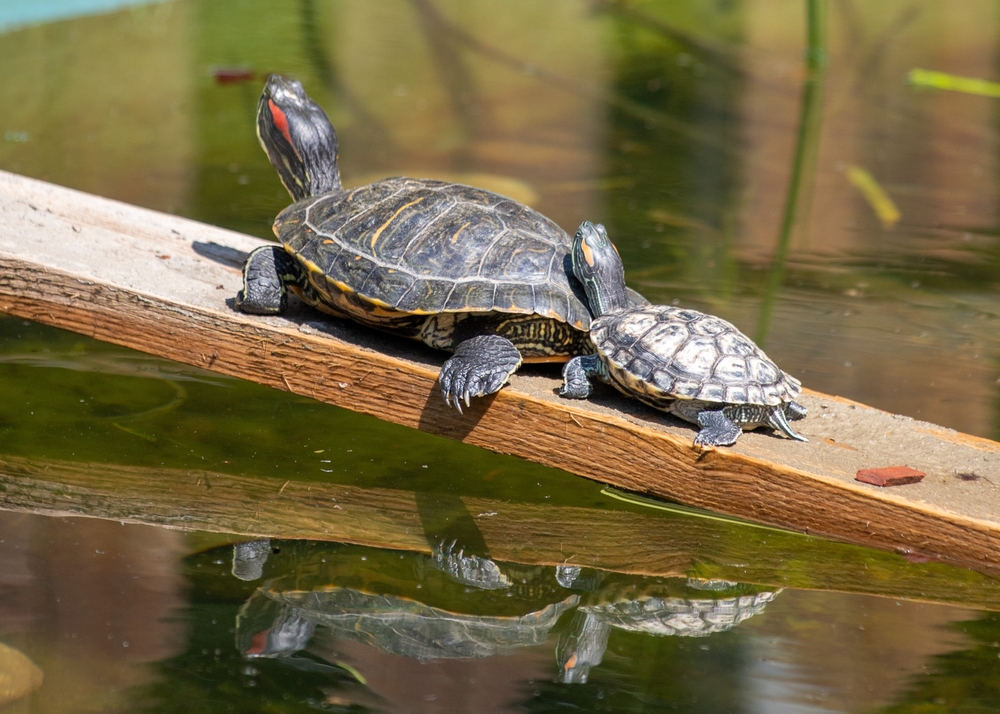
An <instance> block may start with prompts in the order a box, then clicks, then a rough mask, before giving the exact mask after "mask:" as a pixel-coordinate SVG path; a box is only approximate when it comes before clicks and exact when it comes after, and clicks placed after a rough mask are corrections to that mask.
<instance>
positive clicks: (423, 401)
mask: <svg viewBox="0 0 1000 714" xmlns="http://www.w3.org/2000/svg"><path fill="white" fill-rule="evenodd" d="M259 244H260V241H259V240H257V239H255V238H251V237H249V236H244V235H240V234H236V233H233V232H231V231H225V230H220V229H217V228H213V227H211V226H206V225H203V224H199V223H196V222H193V221H189V220H185V219H180V218H176V217H173V216H168V215H164V214H160V213H156V212H153V211H148V210H144V209H140V208H136V207H133V206H128V205H124V204H121V203H117V202H114V201H109V200H106V199H101V198H98V197H94V196H90V195H86V194H82V193H79V192H76V191H71V190H68V189H64V188H60V187H56V186H52V185H50V184H46V183H43V182H39V181H34V180H29V179H25V178H23V177H19V176H15V175H12V174H7V173H0V310H2V311H5V312H9V313H12V314H15V315H19V316H21V317H25V318H28V319H32V320H37V321H40V322H44V323H47V324H50V325H56V326H58V327H63V328H66V329H70V330H74V331H77V332H80V333H83V334H86V335H90V336H92V337H95V338H97V339H101V340H107V341H109V342H114V343H117V344H121V345H125V346H128V347H132V348H135V349H138V350H142V351H144V352H149V353H152V354H156V355H160V356H163V357H167V358H170V359H174V360H178V361H181V362H186V363H188V364H192V365H196V366H199V367H204V368H206V369H210V370H215V371H218V372H221V373H224V374H229V375H233V376H237V377H241V378H244V379H250V380H254V381H257V382H260V383H262V384H267V385H270V386H272V387H276V388H278V389H287V390H290V391H293V392H296V393H299V394H303V395H306V396H309V397H313V398H316V399H319V400H322V401H325V402H329V403H331V404H336V405H338V406H341V407H345V408H348V409H353V410H355V411H359V412H364V413H367V414H372V415H375V416H377V417H380V418H383V419H387V420H389V421H393V422H396V423H399V424H404V425H406V426H411V427H414V428H418V429H422V430H424V431H428V432H431V433H434V434H439V435H442V436H446V437H449V438H453V439H459V440H462V441H465V442H468V443H471V444H476V445H479V446H482V447H485V448H488V449H492V450H494V451H500V452H504V453H510V454H515V455H518V456H521V457H524V458H526V459H531V460H534V461H538V462H540V463H543V464H548V465H552V466H558V467H561V468H564V469H567V470H569V471H571V472H573V473H576V474H579V475H580V476H584V477H587V478H591V479H595V480H598V481H602V482H605V483H608V484H612V485H614V486H617V487H620V488H623V489H626V490H630V491H636V492H640V493H647V494H650V495H654V496H659V497H663V498H668V499H673V500H676V501H679V502H681V503H686V504H691V505H695V506H700V507H703V508H708V509H711V510H715V511H718V512H721V513H728V514H732V515H735V516H741V517H744V518H749V519H753V520H756V521H760V522H764V523H770V524H774V525H779V526H783V527H786V528H792V529H795V530H800V531H804V532H809V533H814V534H821V535H826V536H830V537H834V538H839V539H842V540H846V541H849V542H853V543H859V544H863V545H869V546H874V547H879V548H884V549H890V550H898V551H903V552H913V553H919V554H923V555H927V556H932V557H935V558H939V559H942V560H948V561H952V562H956V563H963V564H967V565H970V566H973V567H976V568H978V569H981V570H997V569H1000V444H997V443H994V442H991V441H987V440H984V439H979V438H975V437H971V436H967V435H963V434H959V433H956V432H953V431H950V430H948V429H943V428H940V427H936V426H934V425H931V424H926V423H921V422H916V421H912V420H910V419H907V418H904V417H899V416H895V415H892V414H887V413H885V412H881V411H878V410H875V409H871V408H868V407H865V406H863V405H860V404H855V403H852V402H848V401H846V400H841V399H838V398H835V397H830V396H826V395H822V394H816V393H809V394H807V395H806V396H805V397H804V398H803V399H802V400H801V401H802V402H803V404H805V405H806V406H807V407H809V409H810V416H809V417H808V418H807V419H806V420H804V421H803V422H799V423H797V425H796V429H797V430H799V431H800V432H801V433H802V434H804V435H805V436H807V437H808V438H809V439H810V443H808V444H802V443H799V442H792V441H788V440H783V439H779V438H775V437H773V436H770V435H767V434H763V433H752V434H746V435H744V436H743V437H742V438H741V439H740V441H739V443H738V444H737V445H736V446H735V447H734V448H721V449H710V450H703V449H699V448H696V447H694V446H693V445H692V436H693V433H694V432H693V430H692V429H691V428H689V427H687V426H683V425H680V424H675V423H673V422H670V421H669V420H668V419H667V418H665V417H663V416H662V415H659V414H658V413H656V412H653V411H651V410H649V409H646V408H645V407H642V406H641V405H639V404H636V403H633V402H631V401H629V400H625V399H623V398H619V397H617V396H615V395H613V394H610V393H606V394H604V395H602V396H600V397H599V398H598V399H596V400H594V401H589V402H585V403H580V402H567V401H566V400H561V399H559V398H558V397H556V396H555V394H554V389H555V387H556V386H557V376H558V375H557V373H556V372H543V371H537V372H534V373H532V372H530V371H526V373H525V374H523V375H519V376H517V377H515V379H514V380H513V383H512V385H511V386H510V387H509V388H507V389H504V390H502V391H501V392H500V393H499V394H498V395H496V397H495V398H491V399H485V400H480V401H479V403H478V404H476V405H474V406H473V408H471V409H469V410H467V411H466V413H465V414H464V415H459V414H457V413H456V412H454V411H452V410H450V409H448V408H447V407H445V405H444V403H443V401H442V400H441V398H440V396H439V393H438V389H437V386H436V384H435V377H436V373H437V367H438V366H439V365H440V362H441V356H440V355H438V354H435V353H433V352H431V351H430V350H427V349H425V348H422V347H420V346H418V345H412V344H410V343H406V342H404V341H401V340H398V339H394V338H391V337H386V336H382V335H379V334H377V333H374V332H372V331H370V330H365V329H363V328H360V327H356V326H353V325H350V324H346V323H342V322H338V321H333V320H327V319H325V318H323V317H321V316H319V315H318V314H317V313H315V312H312V311H310V310H306V309H303V310H301V311H300V312H298V313H297V314H293V315H291V316H288V317H280V318H278V317H275V318H260V317H254V316H247V315H243V314H241V313H238V312H236V311H234V310H233V309H232V307H231V305H232V297H233V296H234V295H235V293H236V291H237V290H238V289H239V287H240V273H239V270H238V265H239V262H240V260H241V258H242V256H243V255H244V254H245V252H246V251H249V250H250V249H252V248H253V247H255V246H256V245H259ZM668 422H669V423H668ZM903 464H905V465H907V466H911V467H913V468H916V469H919V470H921V471H924V472H926V473H927V478H925V479H924V481H923V482H921V483H919V484H915V485H909V486H903V487H898V488H895V489H885V490H880V489H878V488H876V487H874V486H868V485H864V484H860V483H857V482H856V481H854V475H855V473H856V471H857V470H858V469H860V468H868V467H877V466H892V465H903ZM959 474H962V475H963V477H961V478H960V477H959V476H958V475H959Z"/></svg>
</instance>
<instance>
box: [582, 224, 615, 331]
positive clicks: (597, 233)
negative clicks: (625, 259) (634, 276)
mask: <svg viewBox="0 0 1000 714" xmlns="http://www.w3.org/2000/svg"><path fill="white" fill-rule="evenodd" d="M572 255H573V274H574V275H575V276H576V279H577V280H579V281H580V282H581V283H583V289H584V290H585V291H586V293H587V302H588V303H589V305H590V311H591V312H592V313H593V315H594V317H600V316H601V315H607V314H608V313H611V312H617V311H618V310H624V309H625V308H627V307H629V299H628V293H627V292H626V291H625V267H624V266H623V265H622V259H621V257H620V256H619V255H618V250H617V249H616V248H615V244H614V243H612V242H611V239H610V238H608V232H607V231H606V230H604V226H602V225H601V224H600V223H596V224H595V223H591V222H590V221H584V222H583V223H582V224H581V225H580V230H578V231H577V232H576V237H575V238H573V253H572Z"/></svg>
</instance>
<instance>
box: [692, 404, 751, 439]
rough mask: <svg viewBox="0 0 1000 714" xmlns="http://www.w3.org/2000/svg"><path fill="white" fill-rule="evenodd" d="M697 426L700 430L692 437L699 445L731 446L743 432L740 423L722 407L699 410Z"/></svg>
mask: <svg viewBox="0 0 1000 714" xmlns="http://www.w3.org/2000/svg"><path fill="white" fill-rule="evenodd" d="M698 426H700V427H701V431H699V432H698V435H697V436H696V437H694V443H696V444H698V445H700V446H732V445H733V444H735V443H736V440H737V439H739V438H740V434H742V433H743V429H741V428H740V425H739V424H737V423H736V422H734V421H733V420H732V419H730V418H729V417H728V416H726V414H725V411H724V410H722V409H716V410H713V411H708V410H706V411H703V412H699V414H698Z"/></svg>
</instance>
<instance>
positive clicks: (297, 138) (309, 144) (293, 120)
mask: <svg viewBox="0 0 1000 714" xmlns="http://www.w3.org/2000/svg"><path fill="white" fill-rule="evenodd" d="M257 138H258V139H259V140H260V145H261V146H262V147H263V148H264V153H266V154H267V158H268V159H270V160H271V165H272V166H274V168H275V169H276V170H277V172H278V176H279V177H280V178H281V183H283V184H284V185H285V188H286V189H288V193H290V194H292V198H293V199H295V200H296V201H301V200H302V199H303V198H306V197H308V196H316V195H319V194H321V193H327V192H328V191H339V190H340V173H339V172H338V171H337V132H336V131H334V129H333V124H331V123H330V120H329V119H328V118H327V116H326V112H324V111H323V110H322V108H320V106H319V105H318V104H317V103H316V102H314V101H313V100H312V99H310V98H309V95H308V94H306V92H305V90H304V89H302V84H301V83H299V82H297V81H295V80H294V79H287V78H285V77H282V76H281V75H277V74H272V75H271V76H270V77H268V78H267V84H266V85H264V91H263V92H262V93H261V95H260V102H258V103H257Z"/></svg>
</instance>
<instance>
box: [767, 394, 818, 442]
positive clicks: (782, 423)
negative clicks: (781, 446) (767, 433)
mask: <svg viewBox="0 0 1000 714" xmlns="http://www.w3.org/2000/svg"><path fill="white" fill-rule="evenodd" d="M791 404H795V402H789V405H791ZM795 406H799V405H798V404H796V405H795ZM785 408H786V407H785V405H779V406H776V407H774V409H772V410H771V413H770V415H768V417H767V425H768V426H769V427H771V428H772V429H774V430H775V431H780V432H781V433H782V434H784V435H785V436H787V437H788V438H789V439H795V440H796V441H809V439H807V438H806V437H804V436H802V435H801V434H796V433H795V431H794V430H793V429H792V427H791V426H790V425H789V423H788V420H787V419H786V418H785ZM799 408H800V409H803V411H804V408H803V407H799ZM804 416H805V414H801V415H800V416H793V417H792V419H801V418H802V417H804Z"/></svg>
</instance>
